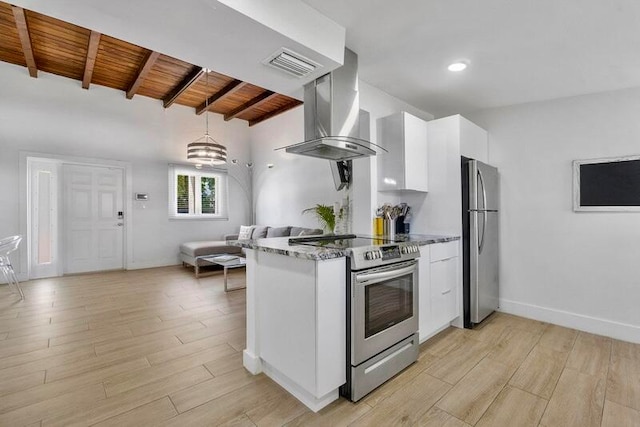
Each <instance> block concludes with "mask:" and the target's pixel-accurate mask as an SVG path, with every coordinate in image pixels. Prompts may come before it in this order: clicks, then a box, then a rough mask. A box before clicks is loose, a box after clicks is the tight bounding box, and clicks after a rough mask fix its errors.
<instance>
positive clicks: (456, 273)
mask: <svg viewBox="0 0 640 427" xmlns="http://www.w3.org/2000/svg"><path fill="white" fill-rule="evenodd" d="M460 267H461V266H460V257H459V243H458V242H457V241H454V242H446V243H436V244H433V245H428V246H423V247H422V248H421V251H420V261H419V268H420V270H419V281H420V290H419V294H418V298H419V304H418V306H419V310H420V324H419V328H420V342H423V341H425V340H426V339H428V338H430V337H431V336H433V335H434V334H436V333H437V332H439V331H440V330H442V329H443V328H444V327H446V326H449V324H450V323H451V321H452V320H454V319H455V318H456V317H458V316H459V310H458V307H459V304H458V298H459V293H460V292H461V289H460V286H461V284H460Z"/></svg>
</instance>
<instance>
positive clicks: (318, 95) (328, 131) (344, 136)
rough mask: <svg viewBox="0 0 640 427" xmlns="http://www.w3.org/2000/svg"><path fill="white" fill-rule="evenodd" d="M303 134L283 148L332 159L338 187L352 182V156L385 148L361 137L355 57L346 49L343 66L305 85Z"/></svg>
mask: <svg viewBox="0 0 640 427" xmlns="http://www.w3.org/2000/svg"><path fill="white" fill-rule="evenodd" d="M304 134H305V141H304V142H300V143H298V144H294V145H290V146H288V147H283V148H284V149H285V150H286V152H287V153H292V154H301V155H304V156H309V157H317V158H320V159H326V160H331V161H332V162H331V169H332V171H333V176H334V180H335V181H336V188H337V189H338V190H340V189H342V188H344V187H345V186H346V187H348V185H349V183H350V182H351V168H352V165H351V160H352V159H357V158H360V157H367V156H375V155H376V149H379V150H384V149H383V148H382V147H379V146H377V145H376V144H373V143H372V142H370V141H367V140H364V139H361V138H360V100H359V96H358V56H357V55H356V54H355V53H354V52H352V51H350V50H349V49H345V52H344V65H342V67H340V68H338V69H336V70H334V71H332V72H331V73H328V74H325V75H324V76H322V77H319V78H317V79H316V80H314V81H312V82H309V83H307V84H306V85H305V86H304ZM385 151H386V150H385Z"/></svg>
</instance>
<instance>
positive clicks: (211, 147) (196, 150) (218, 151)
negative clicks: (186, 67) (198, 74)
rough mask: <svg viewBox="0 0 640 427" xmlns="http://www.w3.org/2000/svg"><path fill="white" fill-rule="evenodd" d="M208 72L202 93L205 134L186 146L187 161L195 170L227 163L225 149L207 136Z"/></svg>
mask: <svg viewBox="0 0 640 427" xmlns="http://www.w3.org/2000/svg"><path fill="white" fill-rule="evenodd" d="M207 89H209V70H207V69H205V93H204V104H205V109H204V119H205V126H206V128H205V132H204V136H202V137H201V138H198V139H196V140H195V141H193V142H192V143H190V144H189V145H187V160H189V161H191V162H194V163H195V164H196V168H198V169H199V168H201V167H202V166H203V165H204V166H213V165H223V164H225V163H227V147H225V146H224V145H222V144H220V143H218V142H217V141H216V140H215V139H213V138H212V137H211V135H209V96H208V95H207Z"/></svg>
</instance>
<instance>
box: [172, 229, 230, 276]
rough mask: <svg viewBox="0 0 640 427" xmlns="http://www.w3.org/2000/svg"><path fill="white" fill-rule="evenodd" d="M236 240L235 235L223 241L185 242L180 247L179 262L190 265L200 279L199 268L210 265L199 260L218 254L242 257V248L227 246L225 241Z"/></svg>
mask: <svg viewBox="0 0 640 427" xmlns="http://www.w3.org/2000/svg"><path fill="white" fill-rule="evenodd" d="M235 239H237V234H235V235H228V236H225V240H208V241H206V240H205V241H199V242H186V243H183V244H181V245H180V260H181V261H182V264H183V265H185V264H188V265H192V266H193V267H194V270H195V273H196V277H200V267H201V266H203V265H211V263H208V262H206V261H203V260H202V259H201V258H202V257H206V256H211V255H218V254H230V255H239V256H241V255H242V248H239V247H237V246H231V245H228V244H227V240H235Z"/></svg>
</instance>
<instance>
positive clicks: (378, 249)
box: [351, 244, 420, 269]
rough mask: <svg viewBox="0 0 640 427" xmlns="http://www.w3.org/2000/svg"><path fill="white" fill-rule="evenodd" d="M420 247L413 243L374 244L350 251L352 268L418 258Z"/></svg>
mask: <svg viewBox="0 0 640 427" xmlns="http://www.w3.org/2000/svg"><path fill="white" fill-rule="evenodd" d="M419 256H420V247H419V246H418V245H414V244H401V245H387V246H374V247H369V248H366V249H364V248H363V249H362V250H359V251H356V250H353V251H352V256H351V257H352V268H354V269H361V268H369V267H374V266H378V265H385V264H390V263H393V262H399V261H404V260H408V259H414V258H418V257H419Z"/></svg>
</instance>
